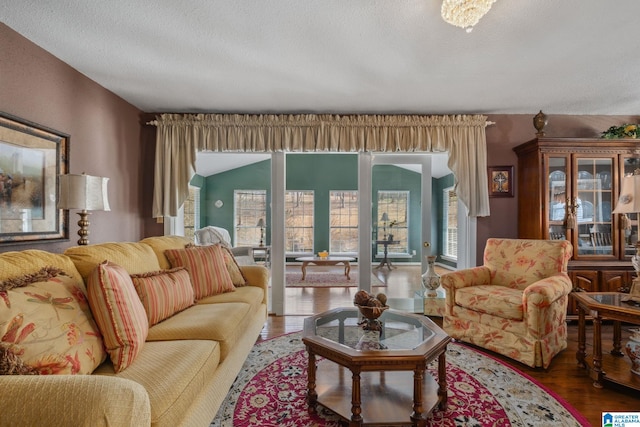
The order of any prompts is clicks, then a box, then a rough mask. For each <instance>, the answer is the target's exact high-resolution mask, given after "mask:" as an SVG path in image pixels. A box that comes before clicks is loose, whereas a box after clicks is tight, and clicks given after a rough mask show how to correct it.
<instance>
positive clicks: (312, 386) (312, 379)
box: [307, 347, 318, 411]
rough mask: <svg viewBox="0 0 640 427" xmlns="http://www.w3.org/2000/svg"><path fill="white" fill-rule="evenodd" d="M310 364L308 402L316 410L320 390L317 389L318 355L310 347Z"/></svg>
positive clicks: (310, 407)
mask: <svg viewBox="0 0 640 427" xmlns="http://www.w3.org/2000/svg"><path fill="white" fill-rule="evenodd" d="M307 353H309V364H308V365H307V404H308V405H309V409H311V410H312V411H315V408H316V402H317V401H318V392H317V391H316V355H315V354H314V352H313V351H311V349H309V347H307Z"/></svg>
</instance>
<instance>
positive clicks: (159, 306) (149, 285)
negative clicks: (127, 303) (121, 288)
mask: <svg viewBox="0 0 640 427" xmlns="http://www.w3.org/2000/svg"><path fill="white" fill-rule="evenodd" d="M131 280H132V281H133V286H134V287H135V288H136V292H137V293H138V296H139V297H140V301H141V302H142V306H143V307H144V310H145V311H146V312H147V319H149V326H153V325H155V324H156V323H159V322H162V321H163V320H164V319H166V318H168V317H171V316H173V315H174V314H175V313H177V312H179V311H182V310H184V309H185V308H187V307H191V306H192V305H193V304H194V293H193V286H192V285H191V280H190V279H189V272H188V271H187V270H186V269H184V268H182V267H178V268H174V269H171V270H161V271H154V272H152V273H145V274H132V275H131Z"/></svg>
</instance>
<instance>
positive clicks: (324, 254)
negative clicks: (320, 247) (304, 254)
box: [318, 251, 329, 258]
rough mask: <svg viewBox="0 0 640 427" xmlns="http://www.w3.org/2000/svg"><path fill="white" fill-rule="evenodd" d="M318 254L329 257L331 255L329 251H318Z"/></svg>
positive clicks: (321, 256)
mask: <svg viewBox="0 0 640 427" xmlns="http://www.w3.org/2000/svg"><path fill="white" fill-rule="evenodd" d="M318 256H319V257H320V258H327V257H328V256H329V252H327V251H322V252H318Z"/></svg>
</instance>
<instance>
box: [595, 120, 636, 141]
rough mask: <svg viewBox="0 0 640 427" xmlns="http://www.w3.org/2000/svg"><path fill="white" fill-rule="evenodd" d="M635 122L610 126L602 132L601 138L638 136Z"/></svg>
mask: <svg viewBox="0 0 640 427" xmlns="http://www.w3.org/2000/svg"><path fill="white" fill-rule="evenodd" d="M638 126H639V125H637V124H626V125H622V126H611V127H610V128H609V129H607V130H606V131H604V132H602V138H605V139H616V138H637V137H638Z"/></svg>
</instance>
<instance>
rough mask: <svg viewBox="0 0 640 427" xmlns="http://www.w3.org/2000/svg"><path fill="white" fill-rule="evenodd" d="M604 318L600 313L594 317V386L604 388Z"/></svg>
mask: <svg viewBox="0 0 640 427" xmlns="http://www.w3.org/2000/svg"><path fill="white" fill-rule="evenodd" d="M601 331H602V319H601V318H600V314H596V315H595V316H594V317H593V374H594V375H593V376H592V378H593V379H594V380H595V381H594V382H593V386H594V387H596V388H602V338H601Z"/></svg>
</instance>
